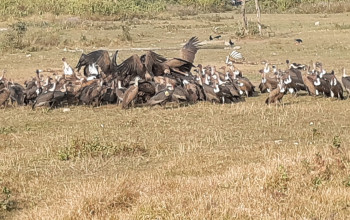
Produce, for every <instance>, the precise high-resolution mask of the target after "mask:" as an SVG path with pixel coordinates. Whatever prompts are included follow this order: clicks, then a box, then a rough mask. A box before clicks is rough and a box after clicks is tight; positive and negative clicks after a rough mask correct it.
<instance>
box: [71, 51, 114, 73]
mask: <svg viewBox="0 0 350 220" xmlns="http://www.w3.org/2000/svg"><path fill="white" fill-rule="evenodd" d="M116 53H117V52H116ZM115 56H116V55H115ZM93 63H96V64H97V65H98V66H99V67H100V68H101V70H102V71H103V72H104V73H105V74H109V70H110V65H111V59H110V57H109V53H108V51H107V50H96V51H92V52H91V53H89V54H82V55H81V57H80V59H79V62H78V64H77V66H76V68H78V70H80V68H81V67H82V66H87V65H92V64H93Z"/></svg>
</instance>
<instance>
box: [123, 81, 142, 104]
mask: <svg viewBox="0 0 350 220" xmlns="http://www.w3.org/2000/svg"><path fill="white" fill-rule="evenodd" d="M139 80H140V77H136V78H135V83H134V85H131V86H129V88H128V89H127V90H126V91H125V93H124V98H123V102H122V108H124V109H125V108H128V107H129V104H130V103H131V102H132V101H133V100H135V99H136V97H137V93H138V92H139V83H138V82H139Z"/></svg>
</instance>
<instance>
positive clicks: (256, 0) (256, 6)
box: [255, 0, 262, 36]
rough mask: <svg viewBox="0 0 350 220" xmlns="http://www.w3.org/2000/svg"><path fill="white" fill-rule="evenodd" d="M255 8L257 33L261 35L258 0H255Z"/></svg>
mask: <svg viewBox="0 0 350 220" xmlns="http://www.w3.org/2000/svg"><path fill="white" fill-rule="evenodd" d="M255 8H256V16H257V17H258V28H259V35H260V36H261V34H262V33H261V19H260V18H261V12H260V6H259V0H255Z"/></svg>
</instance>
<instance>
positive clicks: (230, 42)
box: [228, 39, 235, 47]
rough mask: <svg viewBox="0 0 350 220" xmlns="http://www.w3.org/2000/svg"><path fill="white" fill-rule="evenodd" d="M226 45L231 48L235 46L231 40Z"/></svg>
mask: <svg viewBox="0 0 350 220" xmlns="http://www.w3.org/2000/svg"><path fill="white" fill-rule="evenodd" d="M228 43H229V44H230V46H231V47H233V46H234V45H235V43H233V42H232V40H231V39H230V41H229V42H228Z"/></svg>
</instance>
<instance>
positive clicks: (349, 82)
mask: <svg viewBox="0 0 350 220" xmlns="http://www.w3.org/2000/svg"><path fill="white" fill-rule="evenodd" d="M341 81H342V83H343V86H344V88H345V90H346V91H347V92H348V97H349V95H350V76H347V75H346V71H345V68H343V76H342V78H341Z"/></svg>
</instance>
